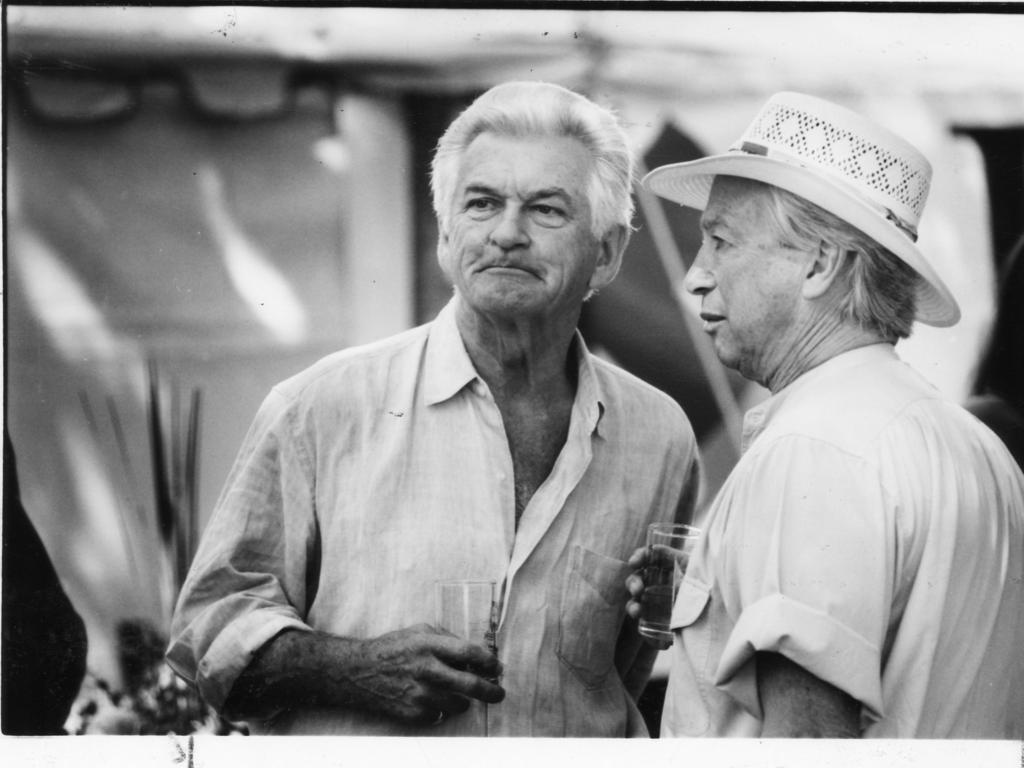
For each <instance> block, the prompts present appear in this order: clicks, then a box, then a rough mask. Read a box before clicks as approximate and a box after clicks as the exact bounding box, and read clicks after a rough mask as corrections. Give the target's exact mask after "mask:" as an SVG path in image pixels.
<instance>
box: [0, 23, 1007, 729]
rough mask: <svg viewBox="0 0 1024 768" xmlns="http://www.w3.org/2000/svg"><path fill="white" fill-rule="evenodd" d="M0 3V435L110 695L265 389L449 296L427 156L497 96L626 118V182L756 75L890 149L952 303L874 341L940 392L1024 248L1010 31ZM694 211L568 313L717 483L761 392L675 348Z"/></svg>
mask: <svg viewBox="0 0 1024 768" xmlns="http://www.w3.org/2000/svg"><path fill="white" fill-rule="evenodd" d="M979 8H980V6H973V7H972V10H978V9H979ZM4 10H5V13H6V29H7V40H6V46H5V61H4V74H5V79H4V96H5V102H6V114H5V129H6V148H7V154H6V158H7V163H6V173H5V184H6V194H5V198H4V199H5V208H6V210H5V214H6V215H5V229H6V250H5V262H6V263H5V276H6V290H5V292H4V304H5V310H6V312H5V318H4V320H5V325H4V337H5V342H6V344H5V351H6V360H5V367H4V371H5V374H6V380H5V393H6V408H5V428H6V430H7V433H8V434H9V436H10V438H11V442H12V444H13V447H14V451H15V453H16V455H17V465H18V479H19V480H20V491H21V500H22V502H23V503H24V506H25V509H26V510H27V512H28V515H29V517H30V518H31V521H32V523H33V524H34V526H35V528H36V530H37V531H38V533H39V535H40V538H41V539H42V541H43V544H44V545H45V548H46V550H47V551H48V552H49V555H50V558H51V559H52V560H53V563H54V566H55V568H56V571H57V574H58V576H59V578H60V582H61V583H62V585H63V587H64V589H65V591H66V593H67V595H68V597H69V598H70V600H71V603H72V604H73V605H74V607H75V609H76V610H77V612H78V613H79V614H80V616H81V617H82V619H83V620H84V623H85V628H86V632H87V636H88V657H87V667H88V670H89V672H90V675H91V676H92V677H93V678H95V679H97V680H100V681H103V683H104V684H105V685H107V686H108V687H109V688H110V689H111V690H113V691H115V692H116V691H117V690H122V689H124V688H125V687H126V686H130V685H132V684H134V683H132V681H131V679H129V678H132V675H133V674H134V673H133V672H132V671H131V664H130V663H129V664H128V668H127V669H126V659H125V643H126V642H128V641H129V640H130V641H131V642H134V643H135V645H136V646H139V645H140V644H141V645H143V646H147V644H148V646H152V648H159V646H160V644H161V643H162V642H163V640H162V638H163V635H164V634H165V633H166V628H167V622H168V617H169V614H170V610H171V606H172V603H173V599H174V596H175V594H176V590H177V587H178V585H179V584H180V579H181V578H182V576H183V573H184V570H185V568H187V565H188V561H189V558H190V557H191V553H192V552H193V551H194V547H195V543H196V540H197V538H198V536H199V534H200V532H201V530H202V527H203V525H204V524H205V521H206V519H207V516H208V515H209V513H210V511H211V509H212V507H213V505H214V503H215V501H216V497H217V495H218V493H219V491H220V487H221V485H222V484H223V482H224V480H225V477H226V475H227V472H228V470H229V468H230V465H231V462H232V460H233V458H234V455H235V452H236V451H237V449H238V447H239V445H240V443H241V440H242V437H243V435H244V433H245V431H246V429H247V428H248V425H249V422H250V420H251V418H252V417H253V415H254V413H255V411H256V408H257V407H258V405H259V403H260V401H261V400H262V398H263V396H264V395H265V394H266V392H267V391H268V390H269V388H270V387H271V386H272V385H273V384H274V383H276V382H277V381H280V380H281V379H283V378H285V377H286V376H288V375H290V374H292V373H294V372H296V371H298V370H299V369H301V368H302V367H304V366H306V365H308V364H310V363H312V362H313V361H314V360H316V359H318V358H319V357H321V356H322V355H324V354H326V353H328V352H331V351H333V350H336V349H339V348H342V347H346V346H350V345H353V344H359V343H363V342H366V341H370V340H373V339H377V338H380V337H383V336H386V335H388V334H391V333H394V332H397V331H400V330H403V329H405V328H408V327H410V326H412V325H414V324H418V323H421V322H425V321H428V320H429V319H431V318H432V317H433V315H434V314H435V313H436V311H437V310H438V309H439V308H440V307H441V306H442V305H443V304H444V303H445V301H446V300H447V298H448V296H449V295H450V288H449V287H448V286H447V284H446V283H445V281H444V280H443V278H442V277H441V275H440V273H439V270H438V267H437V263H436V260H435V242H436V237H437V230H436V226H435V222H434V220H433V215H432V212H431V207H430V200H429V196H428V187H427V168H428V165H429V160H430V155H431V151H432V149H433V147H434V145H435V143H436V141H437V138H438V137H439V135H440V133H441V132H442V131H443V129H444V128H445V127H446V125H447V124H448V123H449V122H450V120H451V119H452V118H453V117H454V115H455V114H456V113H457V112H458V111H459V110H460V109H461V108H463V107H464V106H466V105H467V104H468V103H469V101H471V100H472V98H473V97H475V96H476V95H478V94H479V93H480V92H482V91H483V90H485V89H486V88H488V87H489V86H491V85H493V84H495V83H498V82H501V81H504V80H509V79H541V80H548V81H551V82H556V83H560V84H562V85H565V86H568V87H570V88H573V89H576V90H579V91H580V92H582V93H585V94H587V95H588V96H590V97H591V98H593V99H595V100H597V101H599V102H601V103H603V104H606V105H608V106H610V107H612V108H614V109H615V110H616V111H618V113H619V114H620V115H621V116H622V118H623V120H624V121H625V123H626V125H627V129H628V131H629V133H630V136H631V139H632V141H633V143H634V145H635V147H636V149H637V151H638V154H639V155H640V156H641V157H642V158H643V163H644V165H645V166H646V167H648V168H650V167H654V166H657V165H660V164H664V163H667V162H678V161H682V160H687V159H692V158H695V157H697V156H700V155H702V154H706V153H710V152H717V151H721V150H724V149H725V148H726V147H727V146H728V145H729V144H730V143H732V141H734V140H735V139H736V138H737V137H738V136H739V135H740V133H741V132H742V131H743V129H744V128H745V127H746V125H747V123H748V122H749V121H750V119H751V118H752V117H753V115H754V114H755V112H756V111H757V109H758V108H759V107H760V105H761V104H762V103H763V102H764V100H765V99H766V98H767V97H768V96H769V95H771V94H772V93H774V92H776V91H779V90H798V91H804V92H808V93H812V94H815V95H818V96H822V97H824V98H828V99H831V100H834V101H837V102H839V103H842V104H845V105H846V106H849V107H851V108H853V109H856V110H859V111H861V112H863V113H865V114H867V115H869V116H871V117H872V118H874V119H876V120H878V121H879V122H881V123H882V124H885V125H888V126H889V127H890V128H892V129H893V130H896V131H897V132H899V133H901V134H902V135H904V136H905V137H907V138H908V139H909V140H911V141H912V142H913V143H914V144H916V145H917V146H918V147H919V148H921V149H922V150H923V151H924V153H925V154H926V155H927V156H928V157H929V158H930V159H931V160H932V162H933V165H934V170H935V175H934V180H933V186H932V192H931V197H930V200H929V204H928V206H927V210H926V212H925V216H924V219H923V223H922V227H921V237H920V240H919V245H920V246H921V248H922V250H923V251H924V252H925V253H926V254H928V255H929V256H930V257H931V258H932V259H933V260H934V263H935V266H936V269H937V270H938V272H939V273H940V274H941V276H942V277H943V278H944V280H945V281H946V282H947V283H948V285H949V286H950V287H951V289H952V290H953V292H954V294H955V295H956V296H957V298H958V299H959V301H960V304H961V307H962V309H963V319H962V321H961V322H960V323H959V324H958V325H957V326H956V327H954V328H952V329H943V330H938V329H932V328H928V327H924V326H919V327H918V328H917V329H916V330H915V334H914V336H913V338H912V339H910V340H908V341H907V342H904V343H901V345H900V347H899V349H900V352H901V354H902V356H903V357H904V358H905V359H907V360H908V361H909V362H911V363H912V364H913V365H914V366H915V367H917V368H918V369H919V370H921V371H922V372H923V373H924V374H925V375H926V376H927V377H928V378H929V379H930V380H931V381H932V382H933V383H934V384H935V385H936V386H937V387H939V388H940V389H942V390H943V391H944V392H946V393H947V394H949V395H950V396H952V397H954V398H956V399H958V400H966V399H967V398H968V396H969V395H970V394H971V393H972V388H973V383H974V377H975V373H976V369H977V365H978V362H979V359H980V356H981V354H982V351H983V350H984V348H985V345H986V342H987V339H988V336H989V333H990V331H991V327H992V323H993V318H994V316H995V310H996V297H997V295H998V290H999V275H1000V274H1002V272H1001V270H1003V269H1004V268H1005V266H1006V264H1007V262H1008V259H1009V254H1010V252H1011V250H1012V248H1013V246H1014V243H1015V242H1016V241H1017V240H1018V238H1019V237H1020V236H1021V233H1022V231H1024V56H1022V55H1021V53H1020V41H1021V40H1024V18H1022V17H1021V16H1018V15H1013V14H1004V13H943V14H934V13H910V14H908V13H876V12H859V11H856V10H853V11H850V10H847V11H842V12H820V11H819V12H812V13H801V12H796V11H786V12H750V11H743V12H724V11H715V12H704V11H691V10H687V11H652V10H644V11H632V12H630V11H600V10H585V11H581V10H556V9H551V10H500V11H499V10H455V9H443V8H437V9H429V10H417V9H408V8H406V9H399V8H374V7H365V8H355V7H347V8H322V7H318V8H287V7H268V6H237V7H222V6H195V7H158V6H147V7H89V6H64V7H55V6H18V5H16V4H7V5H6V7H5V9H4ZM696 222H697V214H696V213H694V212H692V211H685V210H682V209H679V208H676V207H674V206H671V205H669V204H666V203H663V202H662V201H655V200H650V199H648V198H646V197H641V198H640V200H639V205H638V216H637V219H636V222H635V223H636V226H637V231H636V232H635V233H634V237H633V240H632V242H631V245H630V248H629V251H628V252H627V257H626V260H625V265H624V268H623V271H622V273H621V274H620V276H619V278H618V280H617V281H616V282H615V283H614V284H613V285H612V286H611V287H610V288H609V289H607V290H605V291H602V293H601V295H600V296H599V297H597V298H596V299H595V300H594V301H593V302H591V303H590V304H589V305H588V306H587V307H586V310H585V313H584V317H583V320H582V327H583V332H584V335H585V336H586V338H587V340H588V343H590V345H591V346H592V347H593V348H594V349H595V350H597V351H599V352H600V353H601V354H603V355H606V356H607V357H608V358H610V359H612V360H614V361H616V362H618V363H619V364H620V365H623V366H624V367H626V368H628V369H630V370H632V371H633V372H634V373H636V374H637V375H639V376H641V377H643V378H645V379H647V380H648V381H650V382H651V383H653V384H654V385H656V386H658V387H660V388H662V389H663V390H665V391H666V392H668V393H669V394H671V395H672V396H673V397H675V398H676V399H677V400H678V401H679V402H680V403H681V404H682V406H683V407H684V409H685V410H686V411H687V413H688V414H689V416H690V418H691V421H692V422H693V424H694V426H695V429H696V430H697V433H698V437H699V439H700V442H701V447H702V449H703V450H704V452H705V456H706V464H707V474H708V487H707V492H708V493H709V494H710V493H713V492H714V490H715V489H716V488H717V486H718V485H719V484H720V483H721V480H722V479H723V478H724V476H725V475H726V474H727V473H728V471H729V469H730V468H731V466H732V464H733V463H734V462H735V460H736V455H737V453H736V444H737V440H738V423H739V418H740V415H741V413H742V411H743V410H744V409H745V408H746V407H748V406H749V405H750V404H753V403H754V402H756V401H757V400H758V399H760V398H762V397H764V395H765V393H764V392H762V391H759V388H757V387H755V386H752V385H748V384H746V383H744V382H742V381H741V380H739V379H738V378H737V377H735V376H733V375H732V374H730V373H726V372H724V371H723V370H722V369H721V368H719V367H718V366H717V364H715V363H714V362H713V361H712V362H711V363H710V364H709V353H708V349H707V345H706V343H705V340H704V338H703V335H702V334H701V333H700V332H699V331H697V332H694V324H693V322H692V319H693V309H694V305H693V304H692V303H691V302H690V301H689V300H688V299H687V297H685V296H684V295H683V292H682V291H681V289H680V287H679V281H680V279H681V277H682V275H683V274H684V272H685V269H686V265H687V264H688V263H689V261H690V260H692V258H693V256H694V255H695V253H696V249H697V246H698V244H699V233H698V231H697V228H696ZM1018 352H1019V353H1020V354H1022V355H1024V351H1020V350H1014V351H1013V354H1015V355H1016V354H1018ZM9 481H10V477H9V473H8V476H7V477H5V488H9ZM133 632H134V634H133ZM126 633H127V634H126ZM140 633H141V636H142V638H143V639H141V640H140ZM126 638H128V640H126ZM132 638H134V639H132ZM148 646H147V647H148ZM165 682H166V681H165ZM115 698H116V696H115ZM128 727H129V729H130V726H128Z"/></svg>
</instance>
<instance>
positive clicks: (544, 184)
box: [457, 132, 592, 198]
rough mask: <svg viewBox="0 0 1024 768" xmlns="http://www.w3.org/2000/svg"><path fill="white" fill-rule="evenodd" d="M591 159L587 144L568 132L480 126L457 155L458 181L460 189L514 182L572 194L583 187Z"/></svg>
mask: <svg viewBox="0 0 1024 768" xmlns="http://www.w3.org/2000/svg"><path fill="white" fill-rule="evenodd" d="M577 148H578V150H579V151H574V150H575V149H577ZM591 164H592V159H591V157H590V154H589V152H587V150H586V147H585V146H584V145H583V144H582V142H580V141H579V140H577V139H575V138H573V137H570V136H506V135H504V134H499V133H493V132H484V133H481V134H480V135H478V136H477V137H476V138H474V139H473V141H472V142H470V144H469V146H468V147H466V151H465V152H464V153H463V155H462V158H461V162H460V164H459V173H458V182H457V187H458V190H459V193H460V194H464V193H466V192H470V191H474V190H477V189H481V188H488V187H489V188H492V189H496V188H497V187H498V186H505V185H508V184H514V185H515V186H517V188H520V191H524V192H525V191H528V192H529V194H530V195H531V196H542V195H561V196H563V197H567V198H568V197H574V196H576V195H579V194H580V193H582V192H583V188H584V187H585V185H586V183H587V179H588V177H589V172H590V170H591Z"/></svg>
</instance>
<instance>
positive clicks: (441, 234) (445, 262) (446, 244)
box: [437, 228, 452, 280]
mask: <svg viewBox="0 0 1024 768" xmlns="http://www.w3.org/2000/svg"><path fill="white" fill-rule="evenodd" d="M450 245H451V244H450V241H449V238H448V233H447V232H445V231H444V230H441V229H440V228H439V229H438V231H437V263H438V264H439V265H440V266H441V271H442V272H443V273H444V274H445V276H446V277H447V278H448V279H449V280H451V279H452V272H451V247H450Z"/></svg>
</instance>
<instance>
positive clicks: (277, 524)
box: [168, 299, 697, 736]
mask: <svg viewBox="0 0 1024 768" xmlns="http://www.w3.org/2000/svg"><path fill="white" fill-rule="evenodd" d="M457 300H458V299H455V300H453V303H451V304H449V305H448V306H447V307H446V308H445V309H444V310H443V311H442V312H441V314H440V315H439V316H438V318H437V319H436V320H435V321H434V322H433V323H432V324H429V325H427V326H423V327H420V328H416V329H413V330H411V331H408V332H406V333H403V334H400V335H398V336H395V337H392V338H390V339H387V340H384V341H382V342H379V343H375V344H371V345H368V346H365V347H361V348H356V349H351V350H345V351H342V352H339V353H336V354H334V355H332V356H329V357H327V358H325V359H324V360H322V361H320V362H319V363H317V364H315V365H314V366H312V367H311V368H310V369H308V370H306V371H304V372H303V373H301V374H299V375H298V376H296V377H294V378H292V379H290V380H288V381H286V382H284V383H283V384H280V385H278V386H277V387H275V388H274V389H273V391H272V392H271V393H270V395H269V396H268V397H267V399H266V401H265V402H264V404H263V406H262V407H261V409H260V411H259V413H258V415H257V416H256V419H255V422H254V424H253V426H252V428H251V430H250V432H249V434H248V436H247V438H246V440H245V442H244V445H243V446H242V449H241V452H240V454H239V457H238V459H237V462H236V464H235V466H234V468H233V470H232V472H231V474H230V477H229V479H228V481H227V485H226V488H225V490H224V492H223V494H222V497H221V499H220V501H219V503H218V505H217V508H216V509H215V511H214V514H213V517H212V518H211V521H210V523H209V526H208V530H207V531H206V532H205V533H204V537H203V541H202V544H201V546H200V549H199V552H198V553H197V556H196V559H195V562H194V564H193V566H192V570H191V572H190V575H189V578H188V580H187V582H186V584H185V586H184V589H183V591H182V594H181V597H180V600H179V604H178V609H177V611H176V615H175V619H174V622H173V627H172V642H171V646H170V649H169V651H168V661H169V662H170V663H171V665H172V666H173V667H174V668H175V670H177V671H178V673H179V674H181V675H182V676H183V677H185V678H186V679H188V680H192V681H195V682H196V683H197V684H198V686H199V689H200V691H201V692H202V694H203V695H204V696H205V697H206V699H207V700H208V701H210V702H211V703H212V704H213V705H214V706H220V705H221V704H222V703H223V702H224V700H225V698H226V697H227V695H228V693H229V692H230V690H231V687H232V685H233V683H234V681H235V679H236V678H237V676H238V675H239V673H240V672H241V671H242V670H243V669H244V668H245V667H246V665H247V664H248V663H249V661H250V660H251V658H252V655H253V653H254V651H256V650H257V649H258V648H259V647H260V646H262V645H263V644H264V643H266V642H267V641H268V640H270V639H271V638H272V637H273V636H274V635H276V634H278V633H279V632H281V631H282V630H284V629H287V628H297V629H300V630H301V629H307V628H311V627H312V628H315V629H317V630H321V631H326V632H331V633H335V634H338V635H342V636H346V637H352V638H373V637H376V636H379V635H381V634H383V633H385V632H389V631H392V630H396V629H400V628H403V627H408V626H411V625H414V624H417V623H419V622H427V623H430V624H433V623H434V622H435V607H434V582H435V580H441V579H466V578H473V579H493V580H494V581H496V582H497V584H498V585H499V589H501V591H502V592H503V600H502V605H501V614H500V616H501V618H500V625H499V630H498V635H497V645H498V648H499V657H500V659H501V661H502V664H503V666H504V674H503V677H502V681H501V682H502V685H503V686H504V687H505V689H506V691H507V696H506V698H505V700H504V701H502V702H501V703H499V704H494V705H489V706H488V707H487V711H486V726H487V732H488V733H489V734H490V735H535V736H624V735H643V734H645V733H646V730H645V728H644V725H643V722H642V719H641V718H640V717H639V715H638V711H637V709H636V706H635V703H634V702H633V700H632V698H631V697H630V696H629V695H628V694H627V692H626V689H625V687H624V684H623V679H624V678H625V677H627V676H628V675H629V669H630V667H631V666H632V665H633V664H634V662H635V663H636V664H637V665H639V669H640V674H645V672H644V667H645V665H649V662H650V659H649V658H646V657H645V654H648V653H649V651H648V650H646V649H644V650H642V651H639V652H638V651H637V649H638V648H640V647H641V645H642V644H641V643H640V641H639V639H638V637H637V635H636V629H635V626H634V625H633V624H632V623H631V622H628V621H624V608H625V603H626V600H627V593H626V590H625V585H624V582H625V578H626V576H627V575H628V571H629V569H628V567H627V565H626V563H625V561H626V560H627V559H628V557H629V555H630V554H631V552H632V551H633V550H634V548H636V547H638V546H641V545H642V543H643V541H644V535H645V530H646V528H647V525H648V524H649V523H651V522H653V521H656V520H671V519H676V518H679V519H683V520H685V519H688V518H689V516H690V514H691V512H692V507H693V502H694V496H695V494H696V486H697V483H696V476H697V472H696V467H697V451H696V445H695V440H694V436H693V432H692V430H691V428H690V425H689V423H688V421H687V420H686V418H685V416H684V415H683V413H682V410H681V409H680V408H679V406H678V405H677V404H676V403H675V402H674V401H673V400H671V399H670V398H669V397H668V396H666V395H664V394H663V393H661V392H659V391H657V390H655V389H654V388H652V387H650V386H648V385H647V384H644V383H643V382H641V381H639V380H638V379H636V378H634V377H633V376H631V375H629V374H627V373H626V372H624V371H622V370H620V369H618V368H616V367H614V366H612V365H609V364H608V363H606V362H603V361H601V360H599V359H597V358H595V357H593V356H592V355H590V354H589V353H588V352H587V351H586V349H585V347H584V345H583V342H582V339H581V338H579V337H578V336H577V338H576V340H575V341H574V350H575V354H576V357H577V359H578V365H579V367H578V371H579V375H578V388H577V393H576V398H575V402H574V404H573V408H572V416H571V422H570V426H569V432H568V436H567V438H566V443H565V445H564V447H563V449H562V451H561V453H560V455H559V456H558V459H557V461H556V463H555V466H554V468H553V469H552V471H551V474H550V476H549V477H548V478H547V479H546V480H545V482H544V483H543V484H542V485H541V486H540V487H539V488H538V489H537V491H536V493H535V494H534V496H533V498H532V499H531V500H530V502H529V505H528V506H527V508H526V509H525V511H524V513H523V515H522V519H521V522H520V526H519V530H518V531H516V530H515V491H514V478H513V470H512V459H511V455H510V452H509V447H508V441H507V439H506V437H505V432H504V428H503V425H502V419H501V414H500V412H499V411H498V408H497V405H496V404H495V401H494V399H493V398H492V396H491V394H490V392H489V390H488V387H487V386H486V384H485V383H484V382H483V380H482V379H480V377H479V376H478V375H477V373H476V371H475V370H474V368H473V365H472V363H471V361H470V359H469V357H468V355H467V353H466V351H465V347H464V345H463V343H462V339H461V337H460V336H459V332H458V329H457V327H456V324H455V316H454V310H455V306H454V301H457ZM620 634H621V635H622V637H621V638H620ZM481 708H482V705H479V706H475V707H474V708H473V709H471V710H470V712H469V713H467V714H465V715H457V716H453V717H451V718H449V719H448V720H447V721H446V722H445V723H443V724H442V725H441V726H438V727H427V728H420V727H416V726H407V725H400V724H397V723H395V722H392V721H389V720H386V719H384V718H382V717H379V716H377V715H374V714H373V713H369V712H363V711H355V710H350V709H334V710H309V709H303V710H293V711H289V712H285V713H282V714H280V715H279V716H278V717H277V718H276V719H273V720H271V721H269V722H265V723H252V724H251V726H252V727H253V729H254V730H256V731H259V732H270V733H349V734H381V735H389V734H390V735H397V734H421V735H435V734H436V735H455V734H470V735H480V734H481V733H482V726H481V717H482V715H481V712H480V709H481Z"/></svg>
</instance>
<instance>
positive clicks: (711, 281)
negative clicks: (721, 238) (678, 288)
mask: <svg viewBox="0 0 1024 768" xmlns="http://www.w3.org/2000/svg"><path fill="white" fill-rule="evenodd" d="M705 263H706V260H705V259H704V247H703V246H701V249H700V250H699V251H697V258H696V259H694V261H693V264H691V265H690V268H689V269H688V270H686V277H685V278H683V287H684V288H685V289H686V290H687V291H688V292H689V293H692V294H694V295H695V296H703V295H704V294H706V293H708V292H710V291H711V289H712V288H714V287H715V278H714V275H712V274H711V272H709V271H708V269H707V267H706V266H705Z"/></svg>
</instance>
